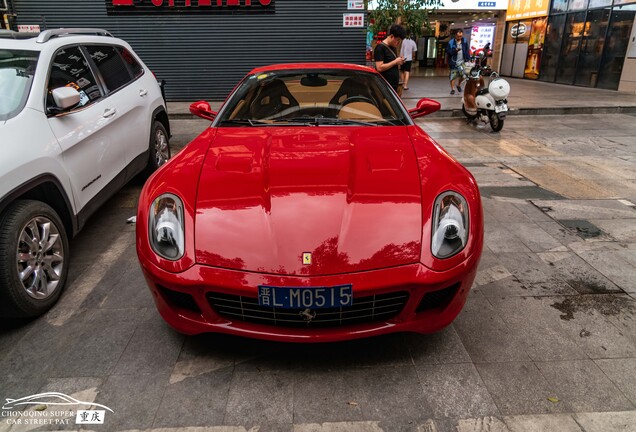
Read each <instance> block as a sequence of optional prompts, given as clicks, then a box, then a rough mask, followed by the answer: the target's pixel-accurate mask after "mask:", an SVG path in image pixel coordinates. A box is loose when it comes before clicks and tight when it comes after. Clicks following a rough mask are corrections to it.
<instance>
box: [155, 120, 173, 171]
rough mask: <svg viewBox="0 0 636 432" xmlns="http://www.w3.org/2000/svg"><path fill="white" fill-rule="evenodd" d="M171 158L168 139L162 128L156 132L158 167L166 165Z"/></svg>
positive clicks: (156, 159)
mask: <svg viewBox="0 0 636 432" xmlns="http://www.w3.org/2000/svg"><path fill="white" fill-rule="evenodd" d="M169 157H170V153H169V150H168V137H166V134H165V133H164V132H163V130H161V129H160V128H157V130H156V132H155V161H156V162H157V167H160V166H161V165H163V164H165V163H166V162H167V161H168V158H169Z"/></svg>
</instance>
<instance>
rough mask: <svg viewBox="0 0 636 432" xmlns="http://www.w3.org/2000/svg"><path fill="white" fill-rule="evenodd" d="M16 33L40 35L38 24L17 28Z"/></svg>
mask: <svg viewBox="0 0 636 432" xmlns="http://www.w3.org/2000/svg"><path fill="white" fill-rule="evenodd" d="M18 32H20V33H40V26H39V25H38V24H25V25H19V26H18Z"/></svg>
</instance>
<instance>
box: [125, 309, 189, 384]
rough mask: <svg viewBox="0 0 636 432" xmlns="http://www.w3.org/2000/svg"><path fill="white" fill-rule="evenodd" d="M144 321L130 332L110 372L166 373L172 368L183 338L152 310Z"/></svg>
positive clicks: (147, 313)
mask: <svg viewBox="0 0 636 432" xmlns="http://www.w3.org/2000/svg"><path fill="white" fill-rule="evenodd" d="M144 318H145V319H144V321H143V322H141V323H140V324H139V325H138V326H137V328H136V330H135V332H134V333H133V336H132V338H131V339H130V342H129V343H128V345H127V346H126V349H125V350H124V352H123V353H122V355H121V357H120V358H119V361H118V362H117V365H116V366H115V368H114V369H113V373H115V374H117V375H126V374H131V375H132V374H143V373H160V372H166V373H167V372H169V371H171V370H172V368H173V367H174V364H175V362H176V360H177V358H178V357H179V352H180V351H181V347H182V346H183V341H184V338H185V337H184V336H183V335H180V334H178V333H177V332H175V331H174V330H172V329H171V328H170V327H169V326H168V324H166V323H165V322H164V321H163V319H162V318H161V316H160V315H159V313H158V312H157V311H156V310H154V309H153V310H149V311H147V312H146V314H145V317H144ZM157 353H161V355H157Z"/></svg>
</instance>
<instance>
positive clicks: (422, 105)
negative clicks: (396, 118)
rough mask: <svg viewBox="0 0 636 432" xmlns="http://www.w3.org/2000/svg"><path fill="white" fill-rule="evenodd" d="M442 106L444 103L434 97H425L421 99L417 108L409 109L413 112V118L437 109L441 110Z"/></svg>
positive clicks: (410, 112)
mask: <svg viewBox="0 0 636 432" xmlns="http://www.w3.org/2000/svg"><path fill="white" fill-rule="evenodd" d="M441 107H442V104H440V103H439V102H437V101H435V100H433V99H429V98H424V99H420V100H419V102H418V103H417V106H416V107H415V108H413V109H410V110H409V114H411V118H414V119H416V118H418V117H422V116H425V115H428V114H432V113H434V112H435V111H439V110H440V108H441Z"/></svg>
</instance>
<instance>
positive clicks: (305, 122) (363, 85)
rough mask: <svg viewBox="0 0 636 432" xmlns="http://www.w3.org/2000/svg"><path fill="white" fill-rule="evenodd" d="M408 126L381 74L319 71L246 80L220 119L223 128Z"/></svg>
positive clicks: (283, 72)
mask: <svg viewBox="0 0 636 432" xmlns="http://www.w3.org/2000/svg"><path fill="white" fill-rule="evenodd" d="M407 124H410V117H409V115H408V113H406V112H405V110H404V108H403V107H402V105H401V104H400V103H399V101H398V100H397V99H396V97H395V95H394V94H393V92H392V90H391V89H390V88H389V86H388V84H387V83H386V81H384V80H383V79H382V77H381V76H380V75H378V74H375V73H371V72H364V71H359V70H349V69H317V68H316V69H307V70H280V71H272V72H266V73H261V74H256V75H250V76H248V77H247V78H246V79H245V80H243V82H242V83H241V84H240V85H239V87H238V88H237V89H236V91H235V92H234V94H233V95H232V97H231V98H230V100H229V101H228V103H227V105H226V107H225V108H224V109H223V111H222V112H221V113H220V115H219V116H218V118H217V121H216V126H219V127H263V126H323V125H324V126H327V125H328V126H333V125H342V126H351V125H355V126H395V125H407Z"/></svg>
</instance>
